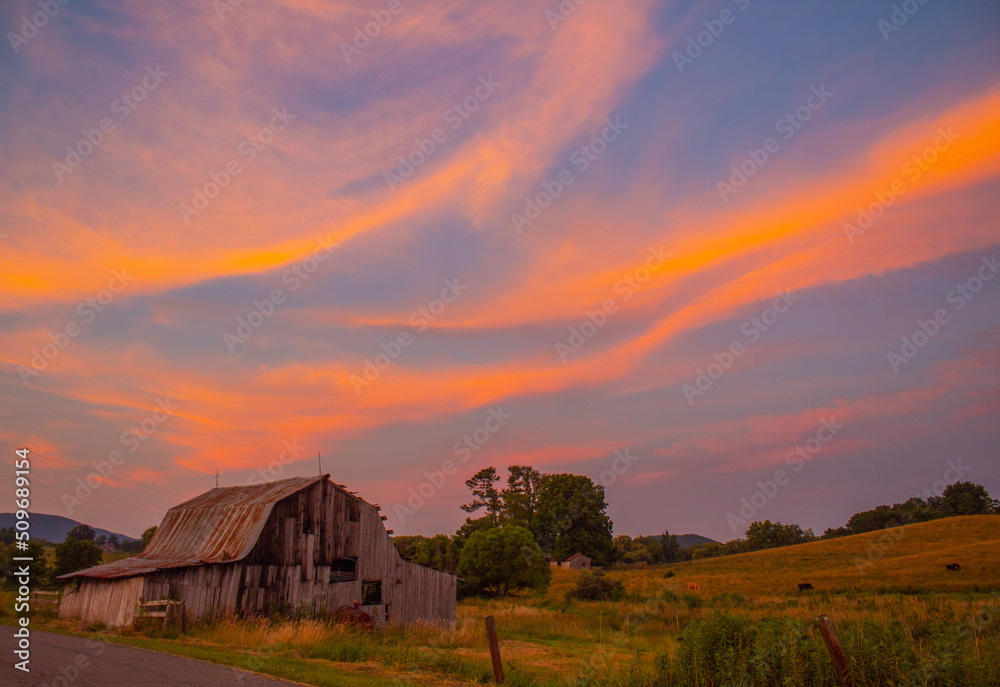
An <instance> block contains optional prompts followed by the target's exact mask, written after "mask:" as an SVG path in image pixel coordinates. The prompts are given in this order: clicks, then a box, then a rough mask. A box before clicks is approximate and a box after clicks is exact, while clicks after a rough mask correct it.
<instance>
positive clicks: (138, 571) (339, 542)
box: [59, 475, 457, 627]
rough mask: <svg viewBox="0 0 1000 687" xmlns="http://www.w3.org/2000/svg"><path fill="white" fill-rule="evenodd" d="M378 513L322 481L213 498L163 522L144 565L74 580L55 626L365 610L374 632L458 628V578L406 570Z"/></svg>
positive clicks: (137, 562) (120, 564) (135, 560)
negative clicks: (178, 610)
mask: <svg viewBox="0 0 1000 687" xmlns="http://www.w3.org/2000/svg"><path fill="white" fill-rule="evenodd" d="M383 520H385V516H383V515H381V514H380V513H379V507H378V506H376V505H373V504H370V503H368V502H366V501H364V500H363V499H361V498H358V497H357V496H356V495H355V494H354V493H353V492H349V491H347V490H346V489H345V488H344V487H343V485H340V484H336V483H334V482H332V481H331V480H330V479H329V475H320V476H317V477H296V478H292V479H284V480H278V481H275V482H265V483H262V484H253V485H248V486H241V487H217V488H215V489H212V490H210V491H207V492H205V493H204V494H202V495H200V496H196V497H195V498H193V499H191V500H190V501H186V502H184V503H182V504H180V505H178V506H174V507H173V508H171V509H170V510H169V511H167V514H166V516H165V517H164V518H163V522H162V523H161V524H160V526H159V527H158V528H157V530H156V534H155V535H153V538H152V540H151V541H150V542H149V544H148V545H147V546H146V548H145V549H144V550H143V552H142V553H140V554H139V555H137V556H133V557H131V558H124V559H122V560H119V561H115V562H113V563H108V564H106V565H98V566H94V567H92V568H86V569H84V570H79V571H77V572H74V573H70V574H69V575H63V576H62V578H63V579H76V580H77V581H78V585H77V588H76V589H75V590H71V591H70V592H69V593H66V594H64V595H63V598H62V602H61V603H60V606H59V617H61V618H65V617H77V618H81V619H83V620H85V621H88V622H103V623H104V624H106V625H109V626H112V627H119V626H124V625H131V624H132V621H133V615H134V611H135V605H136V603H137V602H140V601H157V600H161V599H173V600H177V601H183V602H184V603H185V607H186V609H187V613H188V615H190V616H191V617H193V618H199V617H204V616H211V615H238V616H250V615H261V614H264V613H267V612H270V611H271V610H274V609H294V610H302V609H310V610H311V611H312V612H314V613H317V614H322V613H332V612H333V611H334V610H336V609H337V608H338V607H340V606H352V605H353V604H354V602H359V603H360V604H361V609H362V610H363V611H365V612H366V613H368V614H369V615H370V616H371V617H372V619H373V620H374V621H375V624H376V625H384V624H386V623H390V624H404V623H412V622H418V621H420V622H432V623H444V624H448V625H452V624H454V622H455V607H456V589H457V579H456V577H455V576H454V575H451V574H449V573H445V572H441V571H439V570H433V569H431V568H426V567H423V566H421V565H417V564H416V563H411V562H409V561H405V560H403V559H402V558H401V557H400V556H399V554H398V553H397V552H396V547H395V546H394V545H393V543H392V540H391V539H390V537H389V534H390V531H389V530H386V528H385V525H384V524H383Z"/></svg>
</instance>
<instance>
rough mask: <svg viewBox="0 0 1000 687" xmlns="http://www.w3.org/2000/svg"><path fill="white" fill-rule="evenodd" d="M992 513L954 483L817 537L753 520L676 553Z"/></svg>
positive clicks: (731, 549)
mask: <svg viewBox="0 0 1000 687" xmlns="http://www.w3.org/2000/svg"><path fill="white" fill-rule="evenodd" d="M995 514H1000V501H998V500H996V499H993V498H991V497H990V494H989V492H988V491H987V490H986V487H984V486H983V485H981V484H974V483H972V482H956V483H954V484H950V485H948V486H947V487H945V488H944V490H943V491H942V492H941V495H940V496H931V497H928V498H927V499H922V498H919V497H913V498H911V499H909V500H907V501H905V502H903V503H894V504H893V505H891V506H888V505H882V506H877V507H875V508H872V509H871V510H866V511H862V512H860V513H855V514H854V515H852V516H851V517H850V519H849V520H848V521H847V523H846V524H845V525H844V526H843V527H836V528H833V527H831V528H828V529H827V530H826V531H824V532H823V534H822V536H819V537H817V536H816V535H815V534H813V531H812V530H811V529H807V530H803V529H802V528H801V527H800V526H799V525H797V524H782V523H780V522H771V521H770V520H765V521H763V522H756V521H755V522H752V523H750V526H749V527H748V528H747V531H746V534H745V538H743V539H734V540H732V541H728V542H726V543H725V544H721V543H716V542H713V543H709V544H701V545H699V546H695V547H691V548H690V549H689V550H685V549H681V550H680V551H679V552H678V560H691V559H699V558H712V557H716V556H729V555H732V554H737V553H747V552H750V551H760V550H761V549H771V548H776V547H779V546H792V545H794V544H803V543H806V542H810V541H816V540H819V539H835V538H837V537H846V536H850V535H852V534H864V533H865V532H877V531H880V530H884V529H887V528H890V527H899V526H900V525H912V524H914V523H918V522H927V521H929V520H937V519H940V518H950V517H954V516H957V515H995ZM616 540H617V537H616Z"/></svg>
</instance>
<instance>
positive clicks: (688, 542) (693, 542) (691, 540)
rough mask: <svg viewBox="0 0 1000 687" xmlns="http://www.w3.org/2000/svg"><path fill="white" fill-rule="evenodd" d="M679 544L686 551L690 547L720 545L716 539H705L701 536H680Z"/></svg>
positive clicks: (678, 538) (678, 536)
mask: <svg viewBox="0 0 1000 687" xmlns="http://www.w3.org/2000/svg"><path fill="white" fill-rule="evenodd" d="M677 543H678V544H680V545H681V548H682V549H686V548H687V547H689V546H700V545H701V544H718V543H719V542H717V541H715V540H714V539H709V538H708V537H703V536H701V535H700V534H678V535H677Z"/></svg>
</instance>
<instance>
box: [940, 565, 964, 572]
mask: <svg viewBox="0 0 1000 687" xmlns="http://www.w3.org/2000/svg"><path fill="white" fill-rule="evenodd" d="M944 567H946V568H948V570H954V571H955V572H958V571H960V570H961V569H962V566H960V565H959V564H958V563H948V564H947V565H946V566H944Z"/></svg>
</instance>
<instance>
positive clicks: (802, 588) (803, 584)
mask: <svg viewBox="0 0 1000 687" xmlns="http://www.w3.org/2000/svg"><path fill="white" fill-rule="evenodd" d="M812 588H813V586H812V585H811V584H809V583H808V582H799V591H800V592H804V591H805V590H807V589H812Z"/></svg>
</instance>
